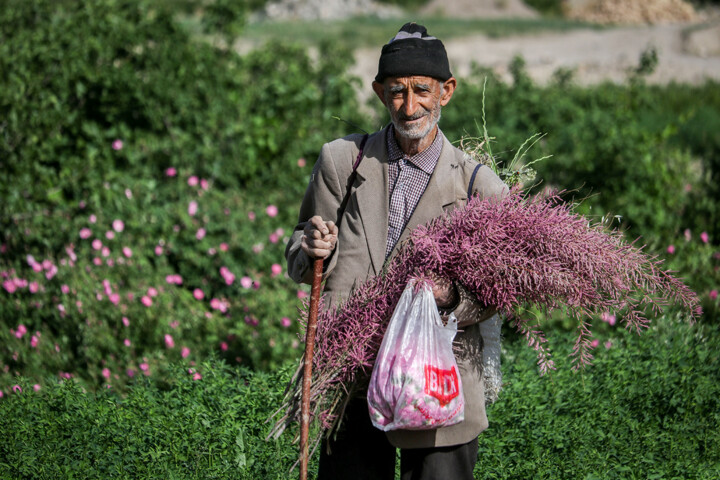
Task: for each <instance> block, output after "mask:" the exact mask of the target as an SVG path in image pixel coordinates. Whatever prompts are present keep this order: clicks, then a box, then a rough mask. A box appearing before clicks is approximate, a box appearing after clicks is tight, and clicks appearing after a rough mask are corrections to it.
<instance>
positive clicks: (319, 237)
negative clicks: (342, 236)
mask: <svg viewBox="0 0 720 480" xmlns="http://www.w3.org/2000/svg"><path fill="white" fill-rule="evenodd" d="M303 234H304V235H303V238H302V243H301V244H300V248H302V250H303V252H305V253H307V255H308V257H310V258H327V257H329V256H330V254H331V253H332V251H333V250H334V249H335V243H336V242H337V236H338V228H337V226H336V225H335V223H334V222H325V221H323V219H322V218H321V217H320V216H319V215H315V216H314V217H312V218H311V219H310V220H308V223H307V224H306V225H305V229H304V230H303Z"/></svg>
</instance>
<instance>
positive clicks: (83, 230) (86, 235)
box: [80, 227, 92, 240]
mask: <svg viewBox="0 0 720 480" xmlns="http://www.w3.org/2000/svg"><path fill="white" fill-rule="evenodd" d="M91 236H92V230H90V229H89V228H87V227H85V228H81V229H80V238H82V239H83V240H85V239H88V238H90V237H91Z"/></svg>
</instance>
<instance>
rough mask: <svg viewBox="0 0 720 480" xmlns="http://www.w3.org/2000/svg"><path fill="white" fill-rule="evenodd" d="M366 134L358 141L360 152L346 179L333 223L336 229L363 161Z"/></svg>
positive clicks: (340, 221)
mask: <svg viewBox="0 0 720 480" xmlns="http://www.w3.org/2000/svg"><path fill="white" fill-rule="evenodd" d="M367 139H368V134H367V133H366V134H365V136H364V137H363V139H362V140H361V141H360V151H359V152H358V155H357V158H356V159H355V164H354V165H353V169H352V173H351V174H350V177H348V181H347V185H346V188H345V190H346V191H345V198H343V201H342V203H341V204H340V211H339V212H338V218H337V222H335V225H337V227H338V228H340V224H341V223H342V217H343V214H344V213H345V208H346V207H347V203H348V201H349V200H350V189H351V188H352V186H353V184H354V183H355V178H356V177H357V169H358V167H359V166H360V162H362V159H363V150H364V149H365V142H367Z"/></svg>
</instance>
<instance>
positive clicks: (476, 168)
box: [467, 163, 483, 200]
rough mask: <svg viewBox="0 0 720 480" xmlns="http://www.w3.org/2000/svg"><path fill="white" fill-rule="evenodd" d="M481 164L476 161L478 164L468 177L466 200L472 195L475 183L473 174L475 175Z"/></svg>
mask: <svg viewBox="0 0 720 480" xmlns="http://www.w3.org/2000/svg"><path fill="white" fill-rule="evenodd" d="M482 166H483V164H482V163H478V164H477V165H476V166H475V170H473V173H472V176H471V177H470V183H469V184H468V191H467V198H468V200H469V199H470V197H471V196H472V191H473V184H474V183H475V175H477V172H478V170H480V167H482Z"/></svg>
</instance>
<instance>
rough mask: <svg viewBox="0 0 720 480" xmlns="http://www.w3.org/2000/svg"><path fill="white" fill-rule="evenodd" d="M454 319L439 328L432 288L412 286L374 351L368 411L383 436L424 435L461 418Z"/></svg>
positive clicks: (397, 307) (439, 323) (460, 395)
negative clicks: (418, 432) (400, 433)
mask: <svg viewBox="0 0 720 480" xmlns="http://www.w3.org/2000/svg"><path fill="white" fill-rule="evenodd" d="M456 333H457V319H456V318H455V316H454V315H451V318H450V321H448V323H447V325H443V322H442V320H441V319H440V314H439V313H438V311H437V306H436V305H435V300H434V298H433V294H432V290H431V288H430V285H429V284H428V283H426V282H420V283H419V284H418V285H416V283H415V281H414V280H410V282H409V283H408V285H407V287H405V291H404V292H403V294H402V296H401V297H400V301H399V302H398V304H397V306H396V307H395V312H393V316H392V318H391V319H390V324H389V325H388V329H387V331H386V332H385V337H384V338H383V341H382V344H381V345H380V350H379V351H378V355H377V359H376V361H375V366H374V367H373V371H372V376H371V377H370V386H369V389H368V408H369V411H370V418H371V420H372V422H373V425H375V427H377V428H379V429H380V430H383V431H386V432H387V431H388V430H396V429H404V430H428V429H434V428H438V427H443V426H448V425H453V424H456V423H459V422H461V421H462V420H463V419H464V418H465V401H464V398H463V395H462V383H461V381H460V373H459V372H458V367H457V362H456V361H455V355H454V354H453V352H452V341H453V338H455V334H456Z"/></svg>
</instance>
